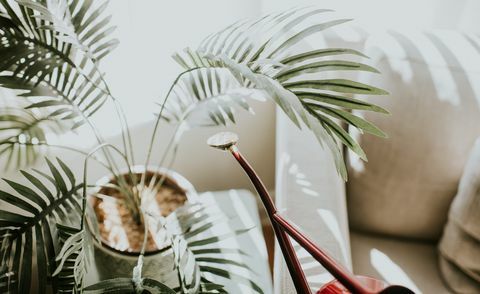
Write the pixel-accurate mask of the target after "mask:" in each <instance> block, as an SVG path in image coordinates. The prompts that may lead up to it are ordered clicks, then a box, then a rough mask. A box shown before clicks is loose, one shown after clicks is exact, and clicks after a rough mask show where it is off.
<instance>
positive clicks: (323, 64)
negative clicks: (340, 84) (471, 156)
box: [275, 60, 378, 81]
mask: <svg viewBox="0 0 480 294" xmlns="http://www.w3.org/2000/svg"><path fill="white" fill-rule="evenodd" d="M339 70H355V71H368V72H374V73H378V71H377V70H376V69H375V68H373V67H371V66H369V65H366V64H362V63H358V62H351V61H343V60H328V61H317V62H312V63H307V64H303V65H301V66H296V67H290V68H287V69H285V70H282V71H280V72H279V73H278V74H276V76H275V78H276V79H278V80H279V81H285V80H288V79H291V78H295V77H298V76H300V75H303V74H309V73H317V72H322V71H339Z"/></svg>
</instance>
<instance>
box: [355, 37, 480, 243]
mask: <svg viewBox="0 0 480 294" xmlns="http://www.w3.org/2000/svg"><path fill="white" fill-rule="evenodd" d="M368 44H370V46H367V47H370V51H372V52H375V54H374V55H376V58H375V59H376V60H377V61H376V63H377V64H376V65H377V68H379V69H380V71H381V72H382V75H381V77H377V78H376V79H375V81H378V82H380V83H381V84H380V85H379V86H380V87H382V88H384V89H387V90H388V91H390V93H391V95H390V97H368V98H367V100H368V101H370V102H373V103H376V104H378V105H380V106H381V107H384V108H386V109H388V110H389V111H390V112H391V117H388V118H384V117H378V116H375V115H372V114H369V113H365V114H364V117H365V118H366V119H367V120H369V121H372V122H373V123H374V124H376V125H377V126H379V127H380V128H381V129H383V130H384V131H386V133H387V134H388V135H389V139H387V140H383V139H378V138H374V137H372V136H369V135H366V136H361V137H360V136H359V134H358V133H356V134H355V135H356V136H357V137H358V140H359V142H360V144H361V146H362V147H363V148H364V150H365V152H366V154H367V155H368V158H369V162H368V163H363V162H359V161H358V160H357V159H356V158H355V157H354V156H352V155H351V154H349V155H350V156H349V161H350V167H349V169H350V170H349V174H350V181H349V182H348V183H347V195H348V197H349V198H348V204H349V217H350V225H351V227H353V228H354V229H357V230H361V231H369V232H374V233H379V234H386V235H392V236H397V237H407V238H415V239H423V240H431V241H435V240H438V238H439V237H440V234H441V232H442V229H443V225H444V223H445V222H446V219H447V211H448V208H449V206H450V202H451V200H452V198H453V197H454V195H455V192H456V189H457V185H458V181H459V179H460V176H461V173H462V170H463V167H464V165H465V162H466V160H467V156H468V151H469V149H470V148H471V146H472V144H473V142H474V140H475V139H476V138H477V137H478V136H479V135H480V101H478V99H479V98H478V97H480V84H478V83H476V84H475V83H473V82H474V81H475V80H476V81H478V80H480V71H479V70H478V68H480V54H479V52H480V51H479V45H478V44H479V40H478V37H474V36H465V35H462V34H459V33H456V32H452V31H438V32H434V33H428V34H423V33H415V34H404V33H399V32H393V31H392V32H389V33H388V34H387V35H384V36H382V37H379V38H372V39H371V40H370V41H369V42H368ZM367 54H368V55H370V56H372V54H371V52H370V53H368V52H367ZM363 78H365V77H363ZM367 79H368V77H367ZM351 132H352V131H351ZM363 165H364V166H363ZM372 207H375V213H369V211H370V210H371V208H372ZM366 215H368V217H365V216H366Z"/></svg>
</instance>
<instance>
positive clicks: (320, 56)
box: [0, 0, 387, 293]
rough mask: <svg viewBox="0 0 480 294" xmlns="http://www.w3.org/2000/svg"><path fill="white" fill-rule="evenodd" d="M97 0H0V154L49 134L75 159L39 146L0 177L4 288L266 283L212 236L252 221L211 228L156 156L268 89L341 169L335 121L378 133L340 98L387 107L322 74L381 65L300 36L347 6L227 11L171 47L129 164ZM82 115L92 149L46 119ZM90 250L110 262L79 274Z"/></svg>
mask: <svg viewBox="0 0 480 294" xmlns="http://www.w3.org/2000/svg"><path fill="white" fill-rule="evenodd" d="M97 4H98V3H94V2H93V1H87V0H69V1H67V0H63V1H62V0H59V1H32V0H17V1H16V2H13V1H7V0H1V1H0V56H1V58H0V85H1V87H3V88H8V89H11V90H12V91H13V93H15V95H14V96H15V97H12V99H8V100H7V101H5V102H4V105H2V108H1V109H0V140H1V141H0V156H3V157H4V158H5V160H6V166H7V167H14V168H17V169H19V168H21V167H22V166H25V165H31V164H33V163H34V162H36V160H37V159H38V158H40V157H42V156H44V155H48V153H47V154H46V152H48V150H50V149H52V148H69V149H71V150H72V151H73V152H78V153H79V155H81V156H82V157H83V159H84V169H83V178H82V179H81V180H79V179H77V177H76V176H75V174H74V172H73V171H72V170H71V168H70V167H69V166H68V164H66V163H64V162H63V161H62V160H61V159H60V158H57V159H56V160H50V159H48V158H47V159H46V163H47V167H48V171H40V170H36V169H33V171H25V170H21V171H20V172H21V173H22V174H23V176H24V177H25V180H26V181H27V182H29V184H28V185H27V184H21V183H17V182H14V181H10V180H5V181H6V183H7V184H8V185H9V186H10V188H11V189H10V190H9V191H0V199H1V200H2V201H3V202H2V204H1V205H2V207H1V209H0V226H1V227H0V242H1V247H0V290H1V292H2V293H3V292H6V293H9V292H12V293H28V292H33V291H34V290H37V289H38V292H45V291H47V290H49V289H50V290H53V291H54V292H59V291H65V292H82V291H85V292H88V291H91V292H95V293H98V292H106V291H118V292H122V291H123V292H129V291H130V292H142V291H146V292H151V293H176V292H181V293H225V292H226V291H227V290H226V289H225V288H224V287H223V285H222V282H221V281H222V280H221V279H215V277H220V278H227V279H233V280H235V281H239V282H242V283H247V284H248V285H250V286H251V288H252V289H253V290H254V291H256V292H259V293H262V292H263V291H262V289H261V288H260V287H259V286H258V285H257V284H256V283H255V282H254V281H251V280H249V279H247V278H245V277H243V276H242V275H241V274H239V273H236V272H232V271H227V270H225V269H224V268H222V264H228V265H233V266H237V267H239V268H247V269H248V265H245V264H243V263H239V262H235V261H233V260H231V259H227V258H225V257H224V255H223V254H225V253H229V254H237V255H241V254H242V252H241V251H240V250H237V249H234V248H221V246H220V245H219V243H218V242H219V241H220V240H221V239H222V238H225V237H229V236H234V235H235V234H240V233H242V232H244V231H246V230H248V228H245V230H240V231H236V232H229V233H228V234H226V235H213V236H212V235H211V234H212V233H211V231H210V230H209V229H210V228H212V227H213V226H215V222H214V221H213V219H216V218H218V216H219V215H220V216H221V213H220V212H219V211H218V210H216V209H215V207H211V206H205V205H203V204H201V203H200V202H198V201H197V198H196V194H195V190H194V189H193V187H191V185H190V184H189V183H188V181H186V180H185V179H184V178H182V177H181V176H180V175H178V174H176V173H174V172H173V171H171V170H170V165H171V164H166V163H165V162H164V161H165V160H164V159H165V158H166V155H167V153H173V154H175V150H176V148H177V146H178V144H179V139H180V137H181V135H182V133H183V132H184V131H185V130H187V129H190V128H192V127H196V126H202V125H227V124H229V123H235V111H236V110H237V109H245V110H247V111H251V107H250V106H249V101H250V99H254V98H257V97H262V98H268V99H271V100H273V101H274V102H275V103H276V104H277V105H278V106H279V107H280V108H281V109H282V110H283V111H284V112H285V113H286V114H287V115H288V117H289V118H290V119H291V120H292V122H293V123H295V124H297V125H298V126H299V127H300V126H302V125H303V126H304V127H306V128H308V129H310V130H311V131H312V132H313V133H314V134H315V136H316V137H317V138H318V141H319V142H320V143H321V144H322V145H323V144H324V145H326V146H327V148H329V149H330V150H331V151H332V153H333V154H334V158H335V163H336V166H337V169H338V171H339V174H340V175H341V176H342V177H343V178H345V179H346V169H345V166H344V162H343V158H342V153H341V151H340V148H341V147H340V146H339V145H338V144H337V142H341V143H343V144H344V145H346V146H347V147H348V148H350V149H351V150H353V151H354V152H355V153H357V154H358V155H359V156H360V157H361V158H365V154H364V153H363V151H362V149H361V148H360V146H359V145H358V144H357V142H355V140H354V139H352V138H351V137H350V135H349V134H348V133H347V132H346V131H345V130H344V128H342V125H341V124H342V123H346V124H349V125H352V126H354V127H356V128H358V129H359V130H362V131H365V132H369V133H372V134H374V135H378V136H384V134H383V133H382V132H381V131H380V130H379V129H378V128H376V127H375V126H374V125H372V124H371V123H369V122H367V121H365V120H363V119H362V118H360V117H358V116H355V115H353V114H352V113H351V112H349V110H352V109H362V110H368V111H375V112H380V113H387V112H386V111H385V110H384V109H382V108H380V107H378V106H375V105H372V104H369V103H366V102H363V101H361V100H359V99H357V98H354V97H353V96H352V94H367V95H384V94H386V92H385V91H383V90H381V89H378V88H375V87H373V86H370V85H366V84H362V83H358V82H355V81H352V80H347V79H340V78H339V79H331V78H325V77H322V73H324V72H332V71H345V70H354V71H370V72H376V70H375V69H373V68H372V67H370V66H368V65H366V64H362V63H357V62H353V61H349V60H348V56H349V55H355V56H364V55H363V54H362V53H360V52H358V51H355V50H352V49H343V48H322V49H314V50H302V48H301V47H300V46H297V45H298V44H299V43H300V42H301V41H302V40H304V39H305V38H307V37H308V36H310V35H313V34H315V33H318V32H321V31H323V30H325V29H328V28H330V27H332V26H335V25H339V24H342V23H344V22H346V21H348V20H344V19H341V20H331V21H318V22H311V20H315V19H317V18H321V16H322V15H323V14H324V13H326V12H328V11H327V10H323V9H316V8H296V9H291V10H288V11H284V12H280V13H276V14H271V15H267V16H264V17H262V18H260V19H254V20H244V21H239V22H236V23H234V24H232V25H230V26H228V27H226V28H225V29H223V30H221V31H219V32H217V33H214V34H211V35H210V36H208V37H207V38H205V39H204V40H203V41H202V42H201V44H200V45H199V46H198V47H197V48H196V49H192V48H187V49H185V50H183V51H181V52H179V53H175V54H174V55H173V58H174V59H175V60H176V61H177V62H178V63H179V65H180V66H181V67H182V70H181V71H180V73H179V74H178V76H177V77H176V78H175V79H174V81H173V83H172V85H171V87H170V89H169V91H168V93H167V95H166V97H165V98H164V99H163V101H161V103H160V107H159V110H158V113H157V116H156V118H155V122H154V124H153V127H152V129H153V130H152V137H151V143H150V145H149V146H148V153H147V156H146V159H145V161H144V164H143V165H142V166H140V167H135V163H136V162H135V159H134V156H133V149H134V148H138V146H135V145H134V143H133V142H132V139H131V135H130V131H129V126H128V123H127V118H126V116H125V114H124V113H123V111H122V107H121V105H120V104H119V103H118V100H117V99H116V98H115V96H113V94H112V91H111V90H110V88H109V86H108V83H107V82H106V80H105V79H104V74H103V72H102V71H101V69H100V66H101V62H102V60H103V59H104V58H105V57H107V56H108V53H109V52H111V51H112V50H113V49H114V48H115V47H116V45H117V44H118V41H117V40H116V39H114V38H111V33H112V31H113V28H112V27H111V26H110V24H109V21H110V18H109V17H105V16H104V10H105V7H106V3H105V4H100V5H97ZM340 57H342V58H340ZM344 57H345V58H344ZM106 106H110V107H112V108H113V110H114V112H115V114H116V115H117V116H118V118H119V121H120V123H121V125H120V127H121V129H122V143H121V145H120V146H115V145H112V144H108V143H106V142H105V139H104V138H103V136H102V134H101V133H100V131H99V130H98V129H97V127H96V126H95V124H94V123H93V122H92V120H91V117H92V116H93V115H95V114H96V112H97V111H98V110H99V109H100V108H101V107H106ZM162 120H163V121H167V122H169V123H173V124H176V126H177V127H176V132H175V135H174V137H173V138H171V139H170V141H169V142H170V143H169V145H168V146H169V147H168V148H167V150H166V151H165V154H164V155H163V156H162V158H163V159H162V160H161V162H160V163H159V164H158V166H155V167H151V165H150V157H151V154H152V149H153V146H154V142H155V139H156V134H157V130H158V128H159V127H160V122H161V121H162ZM83 126H85V127H88V128H91V130H92V133H93V134H94V136H95V139H96V140H97V141H98V146H97V147H95V148H94V149H93V150H91V152H88V153H85V152H84V151H81V150H76V149H73V148H71V147H68V146H59V145H55V144H52V143H51V142H50V141H49V137H50V135H51V134H52V133H56V134H61V133H64V132H68V131H72V130H76V129H77V128H80V127H83ZM118 158H120V159H121V160H118ZM92 160H95V161H97V162H98V163H99V164H100V165H102V166H103V167H105V169H106V170H107V172H108V176H107V177H106V178H105V179H102V180H100V181H99V182H97V183H90V182H89V181H87V178H88V177H87V174H88V170H89V168H88V166H89V162H90V161H92ZM209 234H210V235H209ZM125 240H127V242H125ZM132 244H133V245H132ZM92 253H94V254H95V260H96V263H97V266H98V267H99V268H101V265H103V266H105V265H110V266H111V267H110V268H108V267H107V268H106V269H105V270H104V272H105V273H110V276H108V274H105V275H104V278H106V279H105V280H102V281H100V282H99V283H97V284H93V285H86V284H85V275H86V273H87V272H88V270H89V266H92V263H90V262H89V260H90V259H92V258H91V256H92ZM105 261H108V262H105ZM113 269H115V270H113ZM117 269H118V271H117ZM212 277H213V278H212ZM35 283H36V284H35ZM123 292H122V293H123Z"/></svg>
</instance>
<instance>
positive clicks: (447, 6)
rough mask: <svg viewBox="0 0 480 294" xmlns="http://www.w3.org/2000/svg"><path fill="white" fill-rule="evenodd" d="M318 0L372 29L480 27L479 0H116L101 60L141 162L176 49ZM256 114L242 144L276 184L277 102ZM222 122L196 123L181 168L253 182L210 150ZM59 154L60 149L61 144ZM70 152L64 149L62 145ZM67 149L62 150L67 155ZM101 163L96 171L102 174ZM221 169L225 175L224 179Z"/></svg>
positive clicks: (86, 137)
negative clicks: (111, 33) (110, 41)
mask: <svg viewBox="0 0 480 294" xmlns="http://www.w3.org/2000/svg"><path fill="white" fill-rule="evenodd" d="M304 4H316V5H320V6H323V7H325V8H333V9H336V10H337V12H336V13H335V15H338V16H339V17H340V16H342V17H343V16H345V17H352V18H355V21H354V22H353V25H358V26H363V27H365V28H366V29H367V30H383V29H386V28H388V27H398V26H402V27H414V28H454V29H465V30H474V31H477V32H479V30H480V25H479V18H478V12H479V11H480V1H478V0H424V1H417V0H403V1H386V0H363V1H358V0H324V1H321V2H319V1H314V0H263V1H259V0H242V1H234V0H202V1H196V0H180V1H168V2H167V1H158V0H128V1H110V6H109V11H110V13H111V14H112V15H113V19H112V22H113V23H114V24H115V25H117V26H118V29H117V31H116V37H118V38H119V39H120V42H121V43H120V46H119V47H118V48H117V49H116V50H115V51H114V52H113V53H112V54H111V56H109V57H108V58H107V59H106V60H105V62H104V63H103V64H102V66H101V67H102V69H103V70H104V71H105V73H106V79H107V81H108V82H109V84H110V85H111V88H112V91H113V93H114V95H115V96H117V98H118V99H119V100H120V101H121V103H122V104H123V105H124V108H125V110H126V112H127V116H128V118H129V122H130V124H131V125H132V126H134V129H135V133H136V141H135V144H136V146H137V150H136V152H137V153H138V156H137V157H138V159H137V161H138V163H141V162H143V156H144V155H145V152H146V148H147V147H146V146H145V145H146V144H147V143H146V142H147V138H148V136H149V134H150V131H151V121H152V119H153V113H154V112H156V111H158V107H157V106H156V105H155V104H154V102H160V101H161V100H162V98H163V96H164V95H165V93H166V91H167V89H168V87H169V85H170V84H171V82H172V81H173V79H174V78H175V76H176V74H178V73H179V71H180V68H179V66H177V65H176V63H175V62H174V61H173V60H172V59H171V58H170V55H171V54H172V53H173V52H174V51H176V50H181V49H182V48H184V47H186V46H189V45H190V46H193V47H195V46H196V45H197V43H198V42H199V41H200V40H201V39H202V38H203V37H205V36H206V35H208V34H209V33H211V32H213V31H216V30H219V29H221V28H223V27H224V26H226V25H228V24H230V23H232V22H234V21H236V20H238V19H241V18H246V17H253V16H258V15H260V14H262V13H268V12H272V11H278V10H281V9H286V8H290V7H293V6H297V5H304ZM256 110H257V115H256V116H255V117H250V116H249V115H247V114H242V115H241V116H240V119H239V124H238V127H237V128H236V129H235V130H236V131H237V132H239V133H240V135H241V147H242V149H243V150H244V152H245V153H246V155H247V156H248V157H249V158H250V159H251V161H252V162H253V164H254V165H255V167H256V168H257V169H258V170H259V172H260V174H261V176H262V177H263V178H264V179H265V181H266V183H267V186H268V187H269V188H273V186H274V185H273V184H274V166H275V163H274V150H275V148H274V142H275V135H274V132H275V129H274V126H275V125H274V120H275V115H274V111H273V110H274V107H273V106H272V105H271V104H258V105H257V107H256ZM94 121H95V122H96V123H97V124H98V125H100V126H101V129H102V131H103V133H104V134H105V136H108V137H116V136H118V134H119V126H118V122H117V121H116V119H115V116H114V114H113V112H112V109H111V108H105V109H103V110H102V111H101V112H99V113H98V114H97V115H96V116H95V118H94ZM217 130H218V129H215V130H213V129H206V130H197V131H191V132H189V133H187V134H186V136H185V137H184V139H183V141H182V147H181V148H180V152H179V155H178V160H177V162H176V164H175V166H174V168H175V169H176V170H178V171H180V172H181V173H183V174H184V175H185V176H187V178H189V179H190V180H191V181H192V182H193V183H194V184H195V185H196V186H197V188H198V189H199V190H210V189H224V188H228V187H245V188H247V187H250V185H249V183H248V181H246V179H245V177H243V175H242V173H241V172H239V169H238V167H237V166H236V165H235V164H234V162H233V161H232V160H231V159H230V158H228V157H226V156H224V155H222V154H219V153H218V152H214V151H212V150H209V149H208V148H207V147H206V145H205V143H204V142H205V140H206V138H207V137H208V135H209V134H211V133H213V132H215V131H217ZM171 132H172V130H171V128H170V127H162V129H161V131H160V135H159V138H160V139H161V140H159V141H160V142H159V145H158V149H156V150H159V151H158V152H156V155H157V156H158V155H159V154H161V152H160V150H162V149H163V148H164V146H165V140H164V138H166V137H168V135H169V134H170V133H171ZM62 142H64V143H68V144H72V145H74V146H78V147H81V148H84V149H85V150H88V149H89V148H90V147H91V146H93V145H94V144H95V140H94V138H93V136H92V135H91V133H90V131H89V130H88V129H86V128H84V129H81V130H80V134H79V136H67V137H65V138H63V140H62ZM54 153H55V154H57V155H58V154H59V152H57V151H55V152H54ZM62 154H63V153H62ZM62 156H63V155H62ZM71 158H72V162H75V166H77V167H76V169H77V170H78V171H79V172H80V171H81V170H82V163H81V161H82V160H81V158H79V157H78V156H71ZM102 173H103V171H102V170H100V169H98V170H95V171H94V172H93V173H92V176H93V177H95V176H97V175H101V174H102ZM218 174H220V175H222V178H221V179H219V177H218Z"/></svg>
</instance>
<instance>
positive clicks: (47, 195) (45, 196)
mask: <svg viewBox="0 0 480 294" xmlns="http://www.w3.org/2000/svg"><path fill="white" fill-rule="evenodd" d="M57 162H58V166H56V165H55V164H53V163H52V162H51V161H50V160H48V159H47V164H48V167H49V174H46V173H44V172H41V171H38V170H34V172H35V173H30V172H26V171H21V173H22V174H23V176H24V177H25V179H26V180H27V181H28V182H30V184H31V185H30V186H26V185H23V184H20V183H16V182H13V181H10V180H6V179H5V182H6V183H7V184H8V185H9V186H10V187H11V188H12V190H13V191H14V192H7V191H0V200H3V201H4V202H5V203H7V204H9V205H10V206H11V207H12V208H11V209H8V208H7V209H5V208H4V209H2V210H0V223H1V226H0V243H1V246H0V248H1V249H0V250H1V252H0V258H1V260H0V264H2V266H3V272H4V273H6V274H3V275H0V285H1V288H0V292H2V293H30V292H31V291H32V290H33V288H32V287H33V285H32V280H33V278H32V276H33V275H37V279H36V280H37V281H38V285H37V287H38V288H36V290H38V292H40V293H45V290H46V288H47V284H48V283H47V281H50V282H51V284H52V286H53V288H54V290H55V291H56V288H57V285H56V284H55V281H53V282H52V274H53V272H54V271H55V268H56V263H55V255H56V250H57V248H58V246H57V245H56V244H57V240H56V236H57V228H56V224H57V223H59V222H68V223H69V224H70V225H73V224H75V223H77V222H78V220H79V218H80V215H81V203H80V199H81V196H80V195H79V193H78V192H79V190H80V189H81V187H82V185H81V184H78V183H76V181H75V177H74V176H73V173H72V171H71V170H70V169H69V168H68V167H67V165H66V164H65V163H63V162H62V161H60V160H59V159H57ZM45 183H49V184H45ZM49 186H51V187H50V188H49ZM34 265H35V267H36V269H35V271H32V270H33V266H34Z"/></svg>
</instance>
